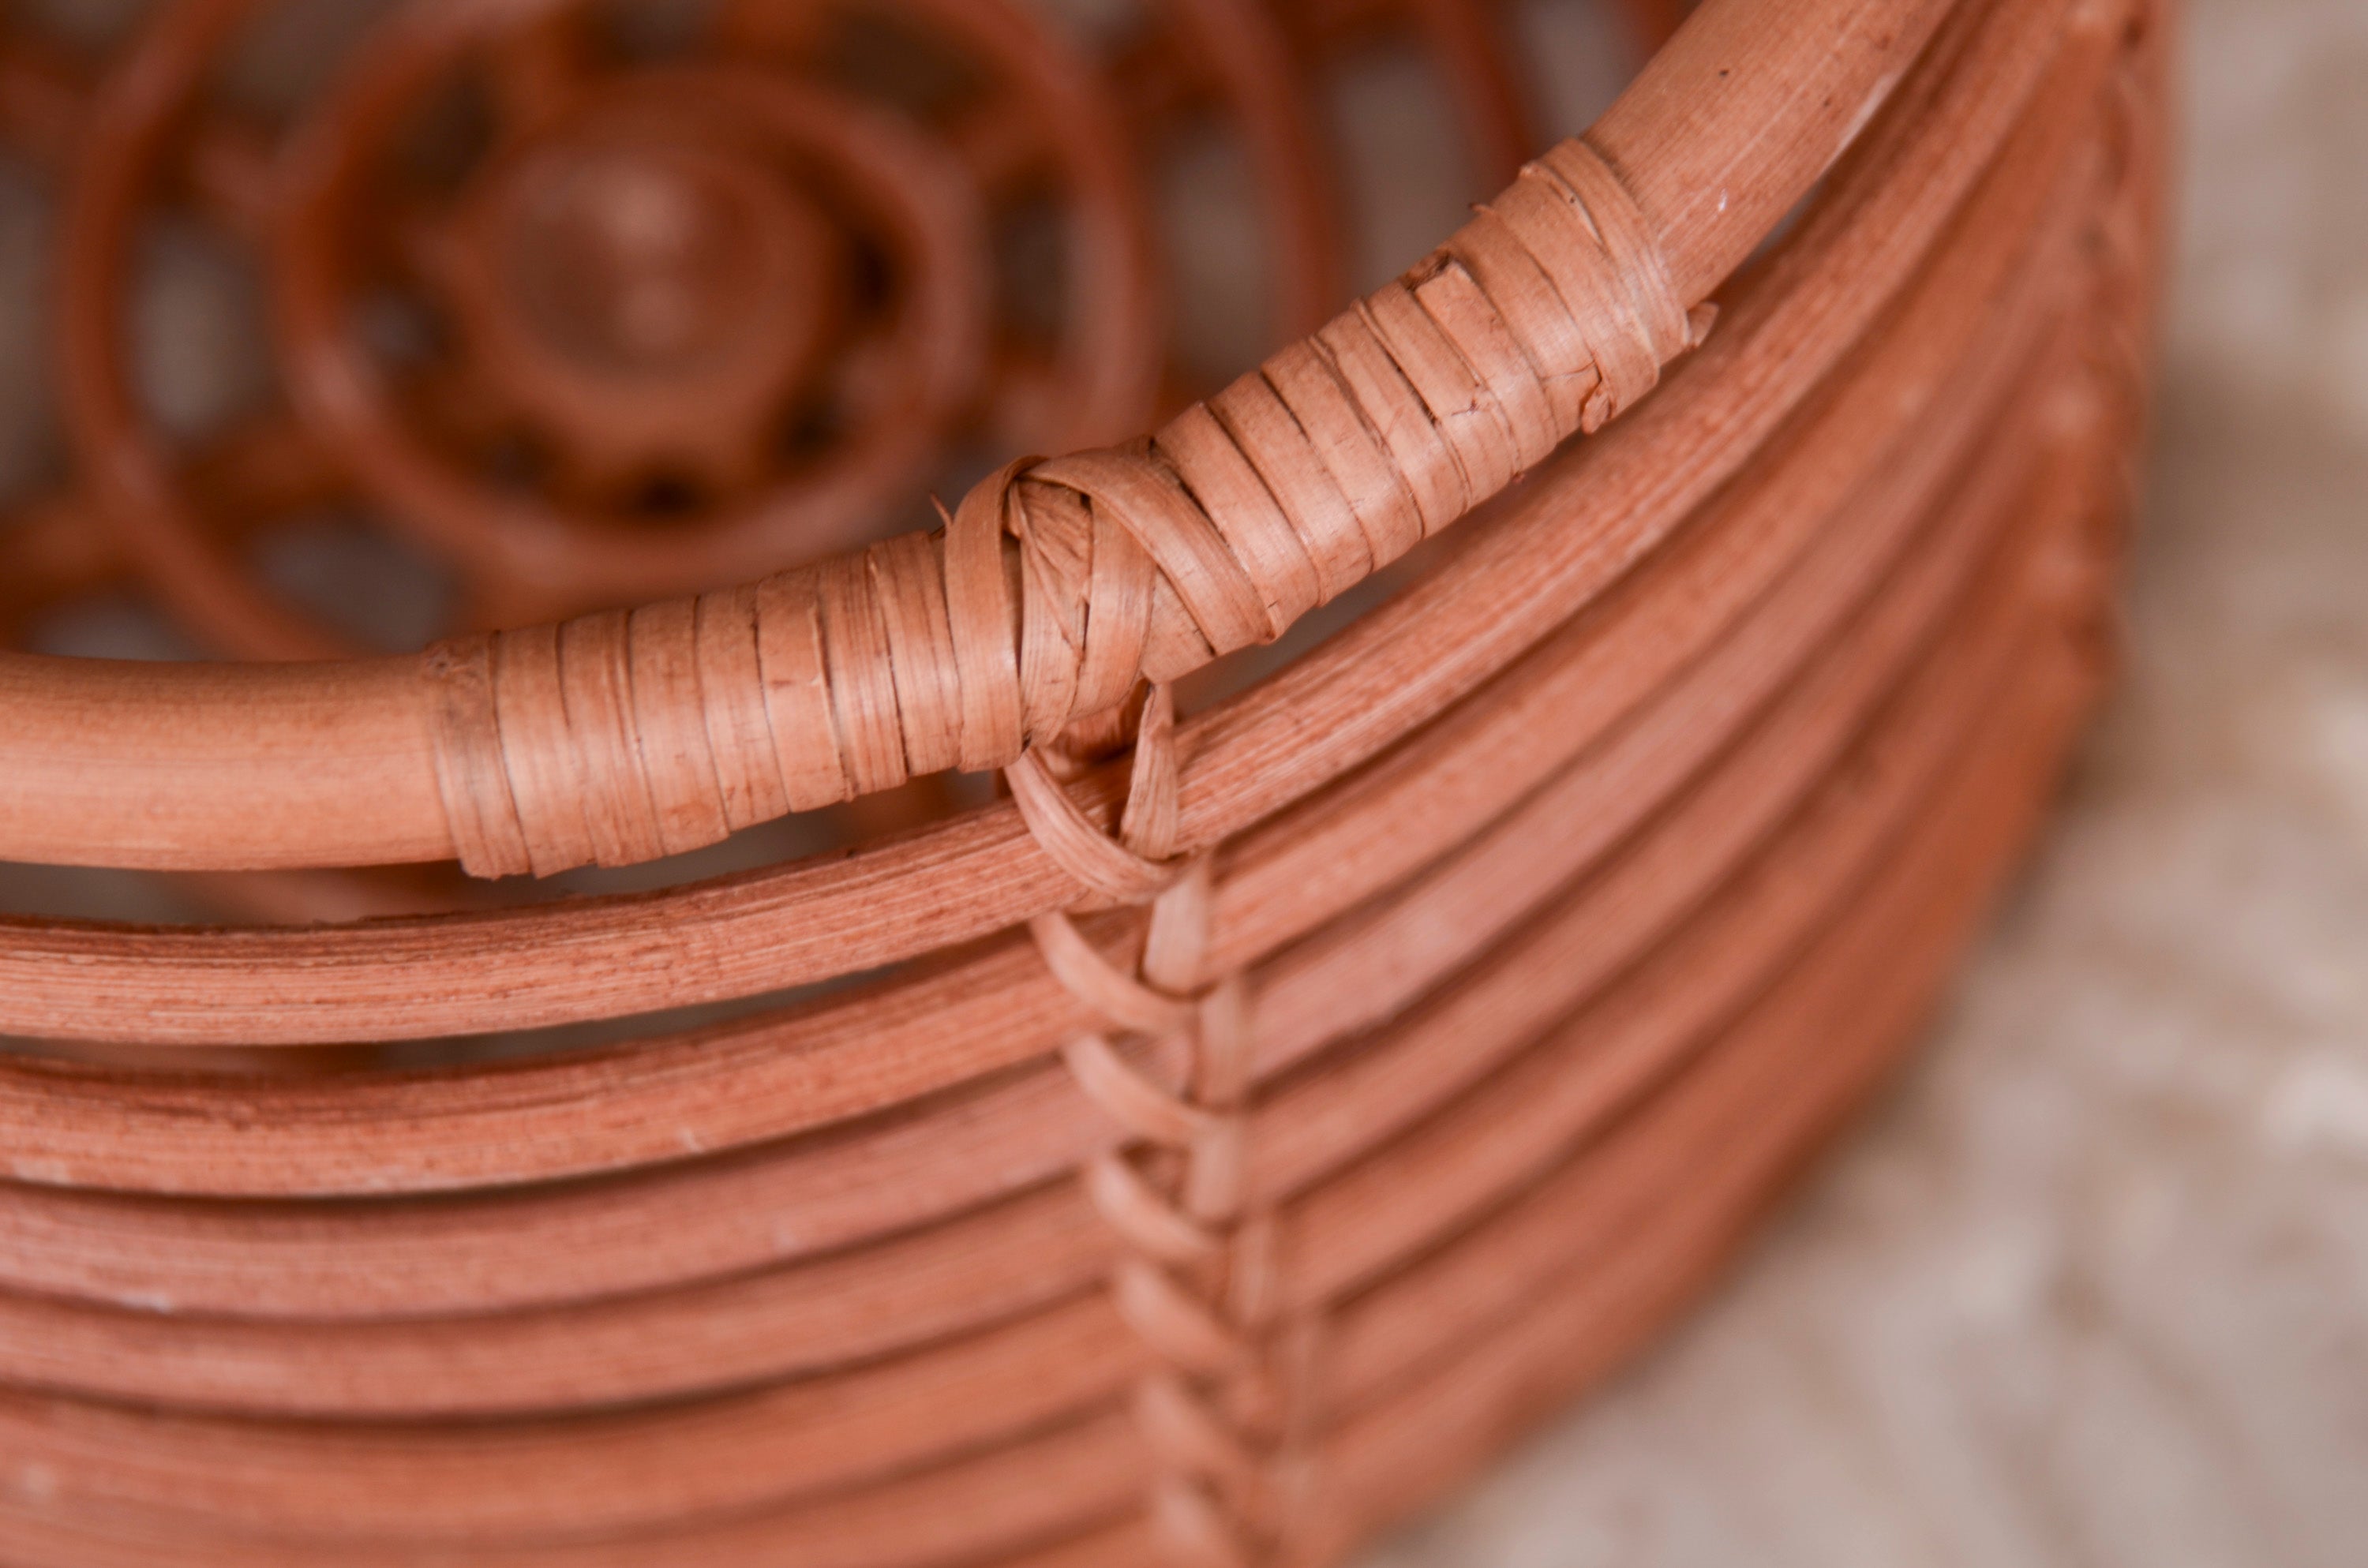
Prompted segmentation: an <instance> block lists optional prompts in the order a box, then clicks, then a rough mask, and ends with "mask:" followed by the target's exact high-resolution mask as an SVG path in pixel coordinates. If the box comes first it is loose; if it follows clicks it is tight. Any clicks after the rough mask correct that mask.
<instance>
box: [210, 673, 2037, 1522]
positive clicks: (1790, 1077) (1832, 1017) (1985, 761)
mask: <svg viewBox="0 0 2368 1568" xmlns="http://www.w3.org/2000/svg"><path fill="white" fill-rule="evenodd" d="M2039 647H2042V649H2044V647H2046V640H2042V642H2039ZM2058 658H2060V656H2058ZM2051 685H2053V687H2063V685H2065V682H2063V680H2060V677H2058V680H2053V682H2051V680H2046V665H2044V664H2039V668H2036V670H2024V677H2020V680H2015V682H2010V687H2008V689H2010V691H2015V694H2018V703H2015V706H2018V709H2020V706H2024V703H2027V701H2030V697H2032V694H2034V691H2036V694H2042V697H2046V694H2048V687H2051ZM2053 697H2055V706H2058V709H2065V706H2067V703H2065V701H2063V691H2060V689H2058V691H2053ZM2060 718H2063V715H2060V713H2058V715H2055V720H2058V722H2055V725H2051V727H2048V730H2053V732H2060V727H2063V722H2060ZM1991 727H1994V725H1987V727H1985V732H1987V730H1991ZM2051 739H2053V734H2051ZM1970 753H1973V756H1977V758H1982V763H1977V765H1975V767H1973V770H1968V772H1965V775H1964V777H1965V779H1982V775H1985V772H1987V770H1991V767H1998V758H2001V756H2003V758H2008V760H2015V763H2022V765H2024V767H2027V765H2030V758H2024V756H2015V748H2010V746H1987V744H1985V746H1975V748H1970ZM1982 781H1987V779H1982ZM1964 789H1965V784H1964V779H1958V781H1956V787H1953V789H1952V791H1946V793H1958V791H1964ZM1997 793H1998V791H1997V789H1991V791H1985V793H1982V796H1977V798H1985V801H1991V810H1994V815H1998V812H1997ZM2022 793H2024V796H2027V793H2030V787H2024V789H2022ZM2027 812H2030V808H2027V803H2024V805H2022V815H2024V817H2027ZM1956 815H1958V812H1949V810H1941V812H1937V815H1935V817H1932V822H1935V826H1941V824H1949V822H1952V820H1953V817H1956ZM1920 843H1925V846H1935V843H1937V846H1949V848H1953V850H1958V853H1964V850H1965V846H1968V843H1980V836H1977V834H1970V836H1968V834H1956V832H1941V834H1935V836H1925V838H1920ZM1907 859H1908V865H1913V862H1916V855H1908V858H1907ZM1932 883H1946V879H1923V881H1911V879H1907V877H1902V874H1899V871H1896V869H1892V871H1887V874H1884V877H1883V879H1878V886H1890V888H1892V891H1895V893H1896V891H1902V888H1916V891H1928V888H1930V886H1932ZM1890 903H1899V900H1896V898H1895V900H1890ZM1868 915H1884V916H1890V915H1895V912H1892V910H1890V907H1884V900H1883V898H1880V895H1875V898H1871V900H1868V903H1863V904H1861V907H1859V915H1857V916H1854V919H1850V921H1845V924H1842V931H1845V933H1850V931H1851V928H1857V931H1854V936H1857V940H1859V945H1861V948H1878V952H1873V955H1861V964H1863V960H1866V957H1875V961H1873V964H1863V966H1861V969H1859V971H1854V973H1847V976H1845V978H1847V981H1850V988H1847V990H1845V988H1833V985H1830V981H1828V985H1826V990H1828V993H1833V994H1828V997H1826V1002H1828V1009H1830V1011H1828V1014H1826V1017H1824V1018H1816V1023H1818V1026H1821V1028H1814V1030H1804V1033H1809V1035H1812V1040H1806V1042H1809V1044H1816V1047H1826V1044H1828V1042H1830V1040H1835V1038H1838V1033H1840V1035H1847V1030H1838V1028H1835V1026H1838V1023H1842V1021H1859V1023H1861V1026H1863V1023H1866V1018H1868V1017H1873V1018H1875V1021H1878V1023H1887V1026H1890V1028H1883V1030H1880V1033H1883V1040H1890V1038H1892V1035H1895V1033H1896V1018H1884V1009H1883V1006H1873V1009H1868V1006H1863V1000H1866V990H1868V983H1866V978H1863V976H1868V973H1873V976H1875V978H1878V983H1875V985H1873V988H1871V990H1873V993H1875V994H1878V997H1880V994H1883V993H1884V983H1880V976H1892V981H1890V990H1892V993H1895V994H1896V976H1899V973H1902V969H1904V966H1902V964H1899V957H1902V952H1899V943H1896V940H1895V936H1896V931H1899V928H1902V926H1899V921H1896V919H1884V921H1880V924H1878V921H1871V919H1868ZM1907 928H1913V921H1908V926H1907ZM1868 938H1875V940H1868ZM1833 945H1835V940H1833V938H1828V940H1826V943H1824V945H1821V948H1833ZM1911 952H1923V948H1911ZM1826 969H1830V966H1824V964H1814V961H1812V964H1804V966H1797V969H1795V971H1793V981H1788V985H1785V988H1783V990H1800V985H1802V978H1809V981H1824V978H1828V976H1826V973H1824V971H1826ZM1928 969H1930V964H1928ZM1783 1023H1790V1018H1788V1017H1785V1011H1783V1009H1781V1006H1764V1009H1762V1011H1759V1014H1755V1023H1752V1026H1746V1028H1743V1030H1738V1033H1736V1035H1734V1038H1728V1042H1726V1044H1722V1047H1719V1050H1717V1051H1714V1054H1712V1059H1710V1062H1712V1063H1724V1062H1734V1059H1738V1056H1740V1050H1743V1042H1750V1040H1755V1038H1757V1035H1769V1033H1779V1030H1781V1028H1783ZM1795 1028H1797V1026H1795ZM1795 1050H1797V1047H1795ZM1826 1054H1828V1056H1833V1054H1830V1051H1826ZM1842 1062H1845V1063H1847V1056H1842ZM1748 1066H1759V1068H1762V1073H1759V1075H1757V1080H1755V1087H1759V1085H1764V1087H1769V1089H1771V1095H1738V1092H1736V1085H1734V1083H1731V1078H1734V1075H1726V1080H1724V1083H1722V1078H1719V1075H1712V1073H1702V1071H1695V1073H1686V1075H1681V1078H1679V1087H1677V1089H1672V1095H1665V1096H1660V1099H1657V1101H1656V1104H1653V1108H1650V1111H1648V1113H1644V1118H1639V1123H1632V1125H1629V1128H1624V1130H1622V1134H1615V1140H1612V1144H1611V1146H1612V1149H1620V1146H1622V1140H1627V1146H1629V1149H1634V1146H1644V1149H1645V1151H1648V1153H1653V1156H1656V1158H1653V1161H1650V1163H1656V1165H1660V1170H1665V1173H1672V1170H1674V1173H1677V1175H1679V1194H1672V1196H1681V1191H1684V1173H1689V1170H1691V1161H1686V1158H1681V1151H1684V1149H1701V1146H1702V1140H1701V1137H1695V1140H1689V1137H1672V1134H1669V1128H1668V1125H1665V1120H1662V1118H1668V1116H1669V1104H1668V1101H1674V1104H1677V1106H1681V1108H1684V1106H1691V1108H1695V1111H1698V1113H1701V1108H1702V1106H1710V1108H1719V1111H1724V1113H1726V1120H1728V1125H1731V1123H1734V1116H1736V1111H1738V1108H1740V1111H1743V1116H1746V1118H1748V1120H1746V1128H1748V1130H1755V1132H1762V1134H1764V1132H1767V1130H1769V1128H1783V1123H1785V1118H1783V1113H1781V1106H1783V1104H1785V1099H1788V1096H1800V1092H1802V1085H1806V1087H1809V1089H1816V1087H1824V1085H1818V1075H1816V1073H1802V1071H1797V1068H1795V1071H1788V1073H1783V1075H1779V1078H1771V1075H1769V1073H1767V1063H1748ZM1779 1066H1795V1063H1783V1062H1779ZM1809 1120H1812V1125H1816V1123H1818V1120H1824V1118H1821V1116H1812V1118H1809ZM1752 1123H1757V1128H1752ZM1712 1132H1722V1128H1712ZM1712 1142H1724V1140H1712ZM1722 1170H1731V1167H1724V1165H1722ZM1608 1189H1611V1191H1608ZM1551 1191H1554V1187H1551V1185H1549V1187H1546V1189H1542V1194H1551ZM1575 1191H1584V1194H1588V1196H1591V1199H1594V1203H1596V1208H1600V1206H1603V1203H1606V1201H1608V1199H1611V1201H1617V1199H1622V1196H1627V1194H1620V1191H1617V1187H1615V1185H1611V1182H1591V1185H1587V1187H1582V1189H1575ZM1648 1196H1650V1194H1648ZM1532 1201H1537V1199H1532ZM1632 1201H1634V1199H1632ZM1558 1229H1563V1227H1558ZM1487 1234H1489V1232H1480V1236H1487ZM1582 1234H1584V1232H1582ZM1636 1234H1641V1236H1657V1234H1660V1232H1657V1229H1645V1232H1636ZM1463 1246H1471V1244H1463ZM1582 1256H1584V1253H1582ZM1594 1277H1596V1279H1600V1281H1606V1284H1608V1286H1617V1284H1620V1269H1617V1267H1611V1269H1596V1272H1594ZM1555 1305H1558V1308H1561V1312H1555V1314H1554V1317H1563V1312H1567V1308H1565V1305H1563V1302H1555ZM1364 1322H1366V1324H1372V1322H1373V1319H1372V1317H1366V1319H1364ZM1555 1326H1558V1329H1561V1331H1558V1334H1555V1335H1554V1350H1558V1352H1561V1355H1567V1346H1570V1343H1572V1335H1570V1324H1567V1322H1558V1324H1555ZM1525 1338H1528V1335H1522V1334H1520V1331H1518V1329H1516V1331H1513V1334H1504V1335H1497V1338H1494V1346H1520V1347H1522V1350H1525V1352H1532V1355H1534V1352H1537V1350H1539V1346H1528V1343H1522V1341H1525ZM1591 1341H1594V1335H1584V1338H1579V1343H1591ZM1440 1343H1442V1346H1444V1343H1468V1338H1463V1341H1459V1338H1454V1335H1444V1338H1442V1341H1440ZM1477 1359H1506V1358H1501V1355H1497V1352H1494V1350H1483V1352H1480V1355H1477ZM1452 1371H1454V1374H1456V1376H1454V1379H1447V1381H1450V1386H1452V1388H1456V1391H1459V1392H1461V1400H1459V1403H1471V1400H1473V1386H1475V1383H1480V1395H1494V1397H1499V1400H1501V1397H1504V1381H1506V1379H1501V1376H1499V1379H1492V1381H1489V1379H1473V1376H1471V1374H1468V1369H1466V1367H1454V1369H1452ZM1532 1371H1534V1369H1532ZM1518 1374H1520V1369H1518V1367H1516V1376H1518ZM1489 1383H1494V1386H1489ZM1328 1388H1331V1383H1328ZM1372 1414H1373V1412H1372V1409H1369V1412H1366V1421H1361V1424H1360V1426H1366V1428H1372V1426H1381V1428H1383V1431H1385V1433H1390V1431H1395V1433H1405V1431H1409V1424H1406V1412H1402V1409H1395V1407H1388V1409H1383V1414H1385V1416H1388V1421H1385V1424H1376V1421H1372ZM1416 1431H1418V1424H1416ZM1352 1436H1372V1431H1364V1433H1352ZM1049 1442H1052V1445H1056V1448H1058V1445H1061V1442H1064V1437H1058V1436H1056V1437H1052V1440H1049ZM1402 1442H1405V1437H1402V1436H1399V1437H1395V1442H1385V1448H1388V1445H1402ZM992 1466H995V1461H987V1464H985V1466H973V1469H992ZM959 1469H962V1466H957V1471H959ZM1360 1469H1361V1466H1354V1464H1349V1466H1340V1469H1338V1471H1336V1473H1340V1475H1343V1483H1340V1485H1343V1487H1349V1485H1354V1483H1357V1481H1366V1478H1369V1475H1360V1473H1357V1471H1360ZM891 1490H897V1487H891ZM1393 1506H1395V1504H1393ZM850 1514H855V1516H858V1518H867V1520H876V1516H879V1511H876V1509H862V1506H858V1509H850ZM724 1535H729V1532H724ZM831 1535H836V1532H834V1530H824V1532H822V1535H819V1537H817V1535H801V1537H798V1540H803V1542H814V1540H822V1542H824V1547H822V1549H824V1551H829V1537H831ZM907 1535H912V1532H907ZM784 1540H786V1537H784ZM670 1544H673V1542H670ZM876 1547H879V1549H874V1551H864V1554H860V1556H846V1559H838V1556H824V1559H822V1561H850V1563H852V1561H864V1563H888V1561H916V1559H912V1556H907V1551H909V1549H912V1547H914V1542H909V1540H902V1542H897V1540H883V1542H876ZM239 1549H254V1551H258V1556H256V1559H254V1561H277V1559H275V1556H272V1554H270V1549H266V1547H263V1544H260V1542H258V1544H254V1547H248V1544H242V1547H239ZM640 1549H644V1551H646V1549H654V1542H642V1544H640ZM700 1549H715V1535H708V1540H706V1542H700ZM472 1551H478V1549H476V1547H473V1549H472ZM542 1556H544V1554H535V1551H518V1554H514V1551H500V1554H497V1556H495V1554H488V1559H485V1561H511V1559H517V1561H542ZM164 1561H176V1559H164ZM189 1561H213V1559H189ZM355 1561H371V1559H370V1556H358V1559H355ZM386 1561H400V1559H386ZM554 1561H556V1559H554ZM566 1561H578V1559H566ZM580 1561H606V1559H604V1556H599V1554H592V1556H583V1559H580ZM715 1561H768V1559H762V1556H757V1559H739V1556H724V1559H715ZM801 1561H810V1559H801Z"/></svg>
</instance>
